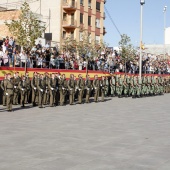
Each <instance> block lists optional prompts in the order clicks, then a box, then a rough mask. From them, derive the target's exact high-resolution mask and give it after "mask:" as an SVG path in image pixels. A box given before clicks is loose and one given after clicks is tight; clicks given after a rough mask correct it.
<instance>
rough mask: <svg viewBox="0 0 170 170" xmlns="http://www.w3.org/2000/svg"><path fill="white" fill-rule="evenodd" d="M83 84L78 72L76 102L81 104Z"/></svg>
mask: <svg viewBox="0 0 170 170" xmlns="http://www.w3.org/2000/svg"><path fill="white" fill-rule="evenodd" d="M84 86H85V82H84V80H83V78H82V75H81V74H79V79H78V81H77V89H78V104H82V100H83V94H84Z"/></svg>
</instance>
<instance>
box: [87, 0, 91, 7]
mask: <svg viewBox="0 0 170 170" xmlns="http://www.w3.org/2000/svg"><path fill="white" fill-rule="evenodd" d="M88 7H89V8H91V0H88Z"/></svg>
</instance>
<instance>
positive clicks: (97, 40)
mask: <svg viewBox="0 0 170 170" xmlns="http://www.w3.org/2000/svg"><path fill="white" fill-rule="evenodd" d="M95 40H96V43H100V36H97V35H96V37H95Z"/></svg>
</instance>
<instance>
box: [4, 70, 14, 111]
mask: <svg viewBox="0 0 170 170" xmlns="http://www.w3.org/2000/svg"><path fill="white" fill-rule="evenodd" d="M4 91H5V94H6V96H7V110H8V111H9V112H11V111H12V101H13V96H14V83H13V81H12V79H11V74H10V73H9V74H8V78H7V81H5V82H4Z"/></svg>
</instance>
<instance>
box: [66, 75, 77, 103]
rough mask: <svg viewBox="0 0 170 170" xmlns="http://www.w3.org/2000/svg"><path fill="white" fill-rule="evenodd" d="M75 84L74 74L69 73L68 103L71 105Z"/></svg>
mask: <svg viewBox="0 0 170 170" xmlns="http://www.w3.org/2000/svg"><path fill="white" fill-rule="evenodd" d="M75 86H76V84H75V80H74V75H73V74H70V79H69V80H68V90H69V101H70V105H73V102H74V95H75Z"/></svg>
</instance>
